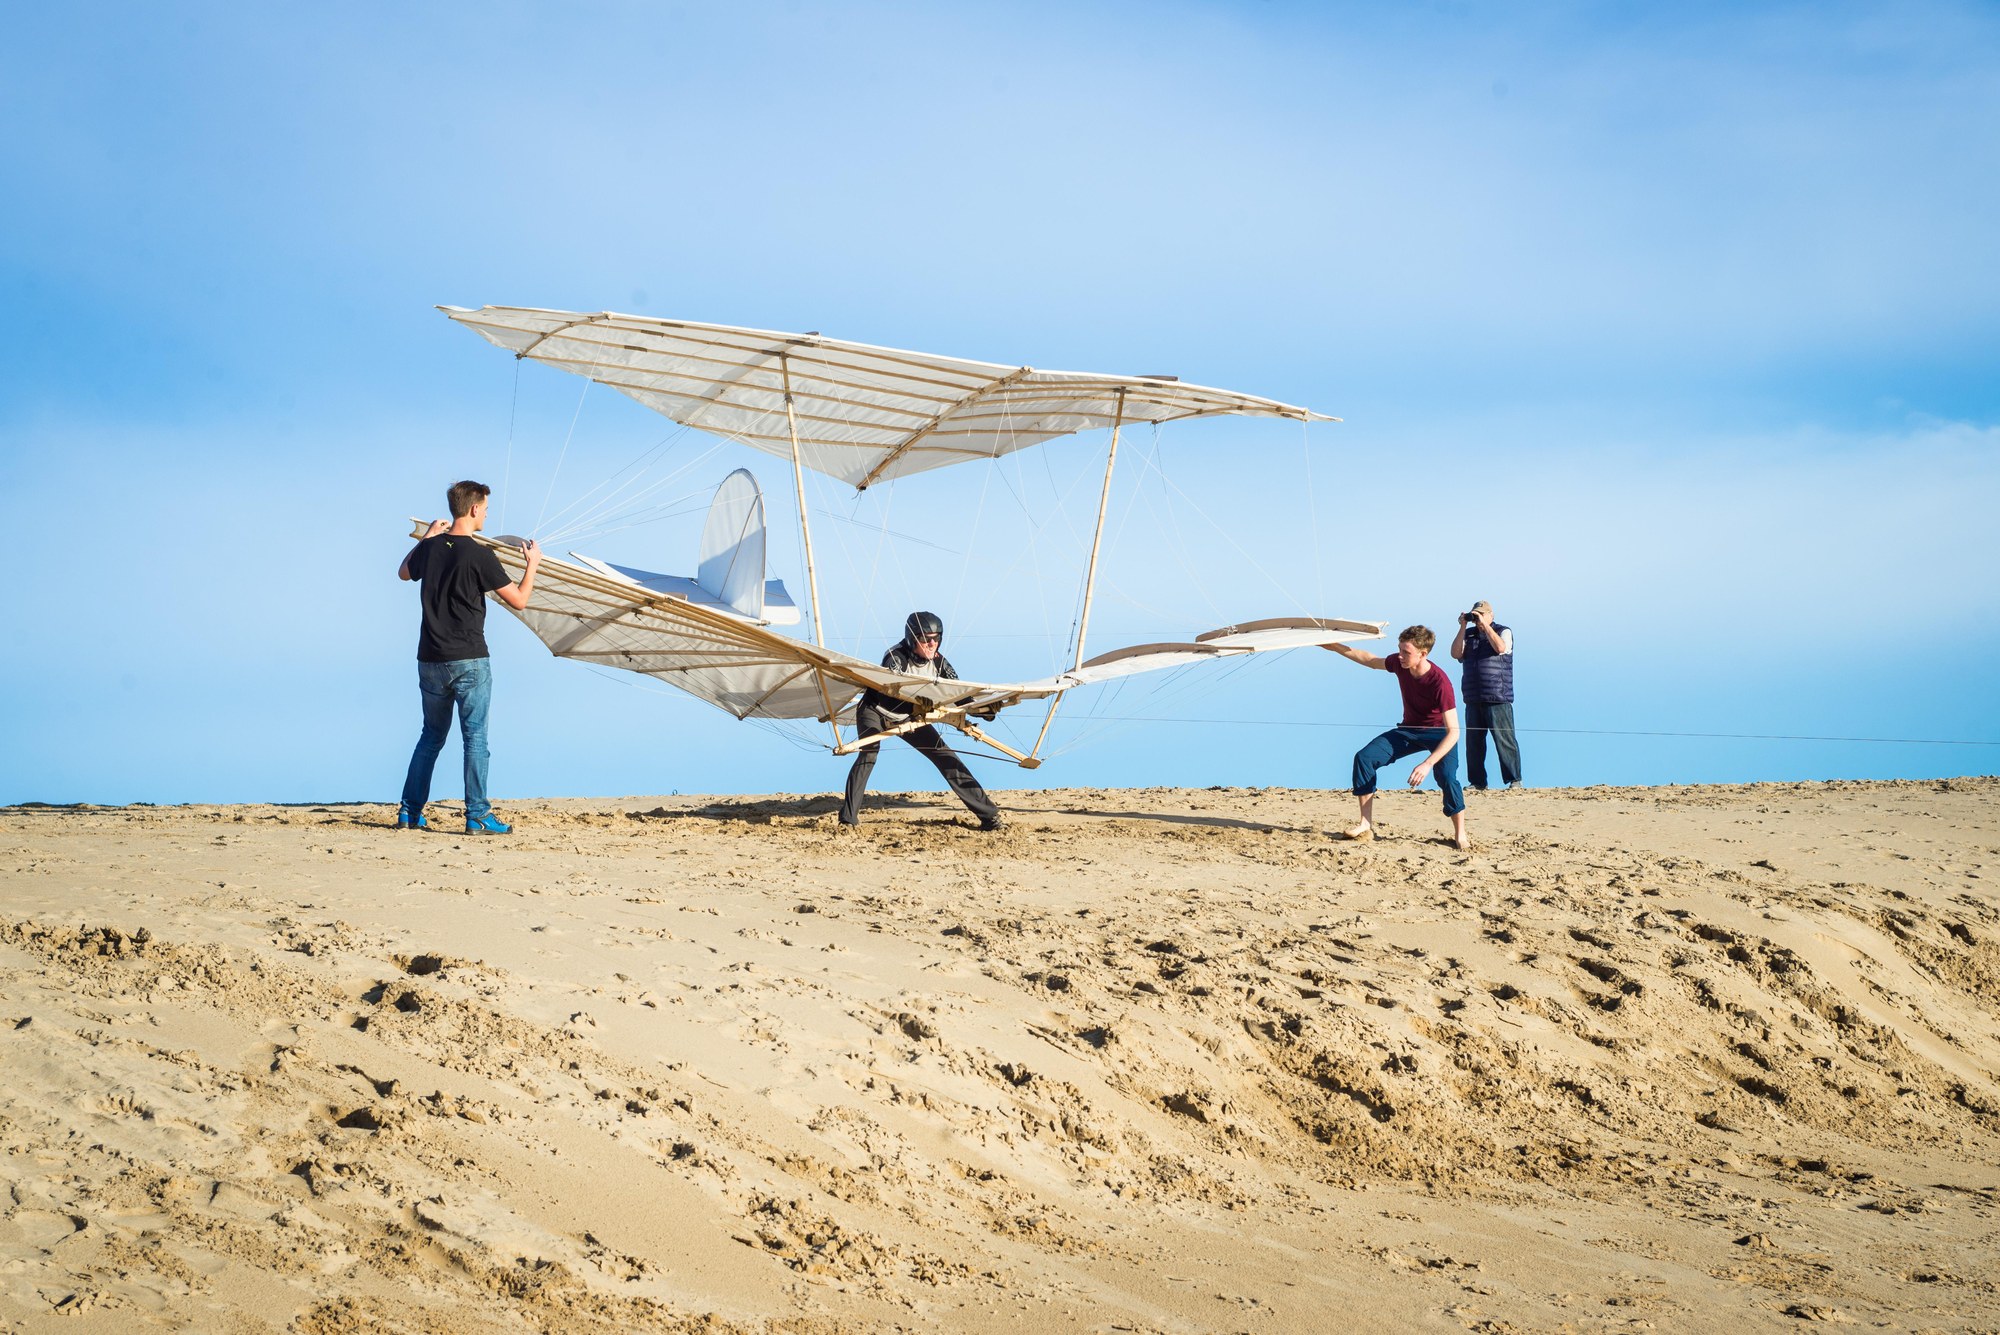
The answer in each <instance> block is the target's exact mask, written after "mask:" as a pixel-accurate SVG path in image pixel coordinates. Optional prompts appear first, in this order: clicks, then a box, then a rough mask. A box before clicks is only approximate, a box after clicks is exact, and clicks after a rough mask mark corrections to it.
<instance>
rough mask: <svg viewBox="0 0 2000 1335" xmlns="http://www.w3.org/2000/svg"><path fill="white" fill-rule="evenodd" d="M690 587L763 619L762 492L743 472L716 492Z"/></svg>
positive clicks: (703, 532)
mask: <svg viewBox="0 0 2000 1335" xmlns="http://www.w3.org/2000/svg"><path fill="white" fill-rule="evenodd" d="M695 583H697V584H699V585H700V586H701V587H702V588H703V589H705V590H707V591H708V592H709V593H711V594H713V595H714V596H715V597H717V598H719V599H721V600H722V602H723V603H724V604H726V605H727V606H729V607H730V608H732V609H734V610H735V611H737V612H739V613H741V614H742V615H744V616H746V617H750V618H753V619H755V620H759V621H761V620H763V619H764V493H763V492H762V491H760V490H758V487H757V479H756V478H754V477H752V476H751V475H750V470H749V469H747V468H739V469H737V470H736V471H735V472H733V473H731V474H730V475H729V476H728V477H726V478H724V479H722V485H721V486H719V487H717V488H716V489H715V499H714V500H713V501H711V502H710V503H709V506H708V522H707V523H706V524H704V525H702V530H701V566H700V569H699V570H698V572H697V573H696V575H695Z"/></svg>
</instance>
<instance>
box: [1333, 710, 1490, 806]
mask: <svg viewBox="0 0 2000 1335" xmlns="http://www.w3.org/2000/svg"><path fill="white" fill-rule="evenodd" d="M1444 734H1445V730H1444V729H1443V728H1391V729H1390V730H1389V731H1387V732H1385V733H1383V734H1382V735H1381V736H1380V737H1377V738H1376V739H1375V740H1374V741H1372V742H1370V743H1368V745H1366V746H1364V747H1362V748H1361V749H1360V750H1359V751H1356V752H1355V753H1354V795H1355V796H1356V797H1366V796H1368V794H1370V793H1372V792H1374V791H1375V771H1376V770H1378V769H1381V768H1382V767H1383V766H1384V765H1386V764H1388V763H1390V762H1391V761H1394V760H1401V759H1402V758H1403V757H1404V756H1413V755H1417V754H1418V753H1420V752H1421V753H1425V754H1428V753H1429V752H1430V750H1431V748H1432V747H1434V746H1436V745H1437V744H1438V743H1439V742H1441V741H1443V740H1444ZM1458 750H1459V749H1458V748H1457V747H1456V746H1454V747H1452V748H1451V750H1449V751H1447V752H1445V753H1444V755H1443V757H1442V758H1441V759H1439V761H1438V763H1437V764H1435V765H1433V766H1431V777H1432V778H1433V779H1436V780H1437V785H1438V787H1439V788H1441V789H1443V790H1444V814H1445V815H1447V816H1456V815H1457V814H1458V813H1459V812H1461V811H1463V810H1465V789H1464V788H1462V787H1460V786H1459V782H1458Z"/></svg>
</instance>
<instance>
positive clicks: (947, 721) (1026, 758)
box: [833, 712, 1042, 769]
mask: <svg viewBox="0 0 2000 1335" xmlns="http://www.w3.org/2000/svg"><path fill="white" fill-rule="evenodd" d="M934 723H942V724H944V725H945V726H946V727H948V728H956V729H958V730H959V731H960V732H962V733H964V734H965V735H966V736H967V737H970V738H971V739H972V740H973V741H975V742H982V743H984V744H985V745H987V746H990V747H992V748H993V749H994V750H995V751H998V752H1000V754H1002V755H1004V756H1007V757H1008V758H1009V759H1012V760H1014V761H1016V762H1018V763H1019V764H1020V766H1021V768H1022V769H1038V768H1040V766H1041V763H1042V762H1041V761H1039V760H1037V759H1035V758H1034V757H1033V756H1032V755H1022V754H1021V753H1020V752H1019V751H1016V750H1015V749H1014V748H1013V747H1011V746H1009V745H1007V743H1005V742H1003V741H1001V740H1000V739H999V738H997V737H994V736H991V735H989V734H988V733H986V732H984V731H982V730H981V729H980V728H978V727H977V726H975V725H974V724H973V723H971V722H970V721H968V720H967V719H966V717H965V715H964V714H962V713H956V712H952V713H942V714H939V713H933V714H927V715H925V716H924V717H922V718H917V717H915V716H912V717H910V718H908V719H905V720H904V721H903V722H901V723H894V724H891V725H890V726H888V727H886V728H884V729H882V731H880V732H874V733H870V734H868V736H866V737H862V736H859V735H857V736H856V737H855V739H854V740H853V741H851V742H842V743H841V744H840V745H838V746H836V747H834V748H833V753H834V754H835V755H837V756H846V755H852V754H854V753H855V752H856V751H859V750H860V749H861V748H862V747H864V746H867V745H869V744H870V743H873V742H880V741H886V740H887V739H889V738H891V737H901V736H902V735H903V734H904V733H906V732H915V731H916V730H917V729H918V728H927V727H929V726H931V725H932V724H934Z"/></svg>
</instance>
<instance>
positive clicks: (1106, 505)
mask: <svg viewBox="0 0 2000 1335" xmlns="http://www.w3.org/2000/svg"><path fill="white" fill-rule="evenodd" d="M1124 425H1125V391H1124V390H1122V389H1121V390H1119V391H1118V412H1117V415H1116V416H1115V417H1113V418H1112V419H1111V449H1110V450H1109V452H1107V453H1106V454H1105V456H1104V490H1103V492H1102V493H1100V494H1099V495H1098V498H1097V531H1096V532H1095V533H1093V534H1091V535H1090V565H1089V567H1088V568H1087V569H1085V571H1084V572H1083V615H1082V616H1081V617H1079V618H1077V623H1076V664H1075V666H1076V667H1082V666H1083V640H1084V637H1085V636H1086V635H1088V634H1090V600H1091V599H1092V598H1093V597H1094V596H1095V595H1096V593H1097V549H1098V546H1099V545H1100V544H1102V543H1103V541H1104V516H1105V514H1106V513H1107V512H1108V511H1109V510H1110V508H1111V469H1112V467H1113V465H1115V464H1116V463H1117V462H1118V430H1119V428H1120V427H1122V426H1124ZM1072 670H1074V669H1072Z"/></svg>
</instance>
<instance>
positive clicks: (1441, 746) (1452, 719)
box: [1410, 709, 1458, 788]
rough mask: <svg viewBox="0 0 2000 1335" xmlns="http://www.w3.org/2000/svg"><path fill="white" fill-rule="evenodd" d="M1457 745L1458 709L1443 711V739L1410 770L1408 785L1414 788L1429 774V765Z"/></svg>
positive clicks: (1448, 753)
mask: <svg viewBox="0 0 2000 1335" xmlns="http://www.w3.org/2000/svg"><path fill="white" fill-rule="evenodd" d="M1457 745H1458V711H1457V710H1456V709H1447V710H1445V711H1444V740H1443V741H1441V742H1439V743H1438V744H1437V745H1436V746H1434V747H1432V748H1431V753H1430V754H1429V755H1427V756H1425V757H1424V758H1423V760H1422V761H1420V762H1419V763H1418V765H1417V767H1416V768H1415V769H1413V770H1411V771H1410V787H1412V788H1415V787H1416V786H1417V785H1419V784H1421V783H1422V782H1423V781H1424V780H1425V779H1428V778H1429V777H1430V774H1431V767H1432V766H1433V765H1435V764H1437V763H1438V761H1440V760H1443V759H1444V758H1445V757H1446V756H1448V755H1450V754H1451V748H1452V747H1454V746H1457Z"/></svg>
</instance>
